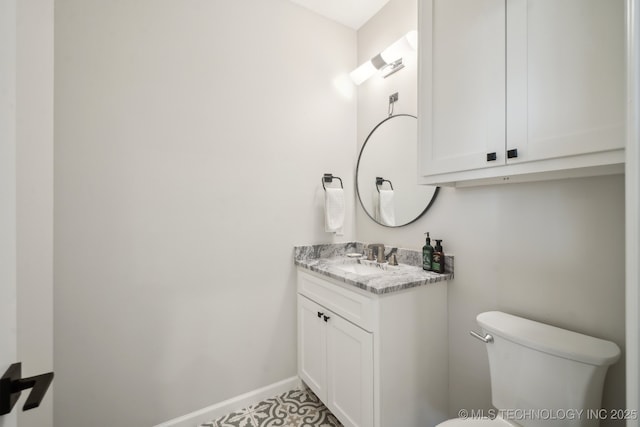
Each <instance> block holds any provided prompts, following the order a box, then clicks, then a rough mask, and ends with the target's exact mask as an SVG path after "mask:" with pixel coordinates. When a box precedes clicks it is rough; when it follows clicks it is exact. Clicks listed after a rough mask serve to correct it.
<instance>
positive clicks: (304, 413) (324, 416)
mask: <svg viewBox="0 0 640 427" xmlns="http://www.w3.org/2000/svg"><path fill="white" fill-rule="evenodd" d="M200 427H342V424H340V422H339V421H338V420H337V419H336V417H334V416H333V414H332V413H331V412H329V410H328V409H327V408H326V406H324V405H323V404H322V402H320V400H319V399H318V398H317V397H316V395H315V394H313V393H312V392H311V390H308V389H306V388H303V389H294V390H290V391H288V392H286V393H284V394H281V395H279V396H276V397H272V398H270V399H267V400H263V401H262V402H260V403H257V404H255V405H252V406H249V407H248V408H245V409H242V410H240V411H237V412H232V413H231V414H228V415H225V416H223V417H220V418H218V419H216V420H213V421H210V422H208V423H204V424H202V425H200Z"/></svg>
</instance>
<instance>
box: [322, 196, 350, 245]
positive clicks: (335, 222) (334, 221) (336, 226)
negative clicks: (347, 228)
mask: <svg viewBox="0 0 640 427" xmlns="http://www.w3.org/2000/svg"><path fill="white" fill-rule="evenodd" d="M344 212H345V202H344V190H343V189H342V188H325V191H324V231H326V232H328V233H336V234H337V235H338V236H342V235H343V234H344Z"/></svg>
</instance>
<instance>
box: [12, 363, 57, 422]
mask: <svg viewBox="0 0 640 427" xmlns="http://www.w3.org/2000/svg"><path fill="white" fill-rule="evenodd" d="M52 381H53V372H49V373H47V374H41V375H36V376H34V377H29V378H22V364H21V363H14V364H13V365H11V366H9V369H7V371H6V372H5V373H4V375H3V376H2V378H0V415H6V414H8V413H9V412H11V410H12V409H13V407H14V406H15V404H16V402H17V401H18V398H20V393H21V392H22V391H23V390H27V389H31V393H29V396H28V397H27V401H26V402H25V403H24V406H23V407H22V410H23V411H28V410H29V409H33V408H37V407H38V406H40V403H41V402H42V399H43V398H44V395H45V394H46V393H47V390H48V389H49V386H50V385H51V382H52Z"/></svg>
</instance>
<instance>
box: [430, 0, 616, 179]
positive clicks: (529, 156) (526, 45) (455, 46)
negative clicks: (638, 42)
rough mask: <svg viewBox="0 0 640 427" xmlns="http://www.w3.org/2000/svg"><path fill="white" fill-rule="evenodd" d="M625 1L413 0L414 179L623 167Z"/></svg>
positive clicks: (540, 175)
mask: <svg viewBox="0 0 640 427" xmlns="http://www.w3.org/2000/svg"><path fill="white" fill-rule="evenodd" d="M624 13H625V11H624V0H506V2H505V1H504V0H424V1H420V38H421V39H420V42H421V43H420V57H421V63H420V67H421V68H420V89H419V90H420V102H419V106H420V110H419V113H418V118H419V121H420V124H419V135H420V144H419V147H420V149H419V162H420V174H421V177H420V181H421V182H423V183H429V184H442V185H447V184H449V185H452V184H453V185H460V184H469V183H472V184H473V183H475V184H477V183H484V182H485V181H489V182H492V181H496V179H498V180H507V179H510V180H531V179H549V178H557V177H563V176H586V175H596V174H604V173H617V172H622V170H623V163H624V92H625V88H624V82H625V77H624V55H625V43H624V31H625V18H624Z"/></svg>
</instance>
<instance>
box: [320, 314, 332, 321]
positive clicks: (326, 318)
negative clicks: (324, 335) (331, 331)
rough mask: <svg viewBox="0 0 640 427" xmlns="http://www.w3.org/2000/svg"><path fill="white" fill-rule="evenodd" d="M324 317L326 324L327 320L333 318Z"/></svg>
mask: <svg viewBox="0 0 640 427" xmlns="http://www.w3.org/2000/svg"><path fill="white" fill-rule="evenodd" d="M322 317H324V321H325V322H326V321H327V320H329V319H331V317H329V316H324V315H323V316H322Z"/></svg>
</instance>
